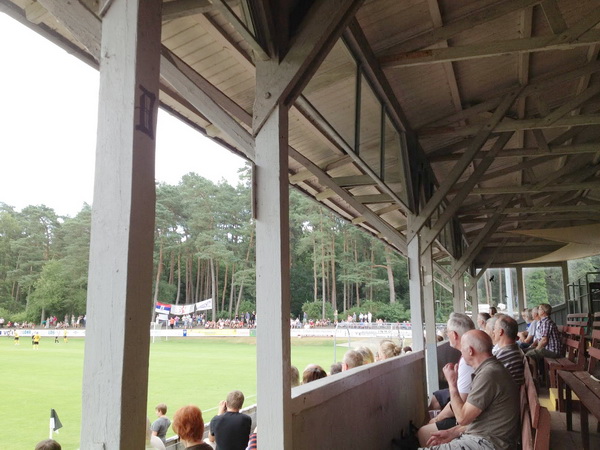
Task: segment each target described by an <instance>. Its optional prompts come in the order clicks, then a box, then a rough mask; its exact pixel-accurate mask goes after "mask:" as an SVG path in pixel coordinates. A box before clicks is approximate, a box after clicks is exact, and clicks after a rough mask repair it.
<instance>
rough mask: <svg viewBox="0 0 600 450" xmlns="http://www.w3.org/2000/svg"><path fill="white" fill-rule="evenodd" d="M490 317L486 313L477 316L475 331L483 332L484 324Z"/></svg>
mask: <svg viewBox="0 0 600 450" xmlns="http://www.w3.org/2000/svg"><path fill="white" fill-rule="evenodd" d="M490 317H492V316H490V315H489V314H488V313H486V312H481V313H479V314H477V329H478V330H481V331H485V324H486V323H487V321H488V319H489V318H490Z"/></svg>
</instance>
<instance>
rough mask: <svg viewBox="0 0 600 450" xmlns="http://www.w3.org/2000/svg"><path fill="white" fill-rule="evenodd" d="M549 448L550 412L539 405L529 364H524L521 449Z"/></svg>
mask: <svg viewBox="0 0 600 450" xmlns="http://www.w3.org/2000/svg"><path fill="white" fill-rule="evenodd" d="M549 447H550V412H548V409H547V408H544V407H543V406H541V405H540V400H539V398H538V394H537V391H536V389H535V383H534V382H533V377H532V375H531V370H529V364H525V384H523V386H521V448H522V449H523V450H548V449H549Z"/></svg>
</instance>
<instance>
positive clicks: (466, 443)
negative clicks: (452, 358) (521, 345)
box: [426, 330, 520, 450]
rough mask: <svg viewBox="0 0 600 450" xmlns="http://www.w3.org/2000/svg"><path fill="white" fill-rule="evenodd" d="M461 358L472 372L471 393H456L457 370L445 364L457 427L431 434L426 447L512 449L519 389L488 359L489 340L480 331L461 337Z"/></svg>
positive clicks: (517, 417) (439, 448) (504, 369)
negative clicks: (463, 395) (464, 395)
mask: <svg viewBox="0 0 600 450" xmlns="http://www.w3.org/2000/svg"><path fill="white" fill-rule="evenodd" d="M461 353H462V358H463V359H464V360H465V361H466V362H467V364H468V365H469V366H471V367H473V369H475V373H474V377H473V384H472V389H471V393H470V394H469V397H468V398H467V400H466V401H465V400H463V399H462V397H461V395H460V393H459V391H458V385H457V380H458V367H457V366H456V365H455V364H452V363H450V364H446V366H445V367H444V375H445V376H446V379H447V380H448V384H449V386H450V397H451V402H452V409H453V410H454V412H455V414H456V418H457V419H458V422H459V423H460V424H461V425H458V426H456V427H454V428H452V429H450V430H443V431H438V432H435V433H434V434H433V435H432V436H431V438H430V439H429V440H428V442H427V443H426V445H428V446H433V447H431V448H433V449H435V450H441V449H444V450H455V449H456V450H459V449H490V450H491V449H498V450H504V449H512V448H517V442H518V438H519V434H520V433H519V432H520V428H519V409H520V406H519V389H517V386H516V384H515V382H514V380H513V379H512V377H511V375H510V373H509V372H508V371H507V370H506V368H505V367H504V366H503V365H502V364H501V363H500V362H499V361H498V360H497V359H496V358H494V357H493V356H492V340H491V339H490V337H489V336H488V335H487V334H486V333H484V332H482V331H480V330H473V331H469V332H467V333H465V335H464V336H463V339H462V340H461Z"/></svg>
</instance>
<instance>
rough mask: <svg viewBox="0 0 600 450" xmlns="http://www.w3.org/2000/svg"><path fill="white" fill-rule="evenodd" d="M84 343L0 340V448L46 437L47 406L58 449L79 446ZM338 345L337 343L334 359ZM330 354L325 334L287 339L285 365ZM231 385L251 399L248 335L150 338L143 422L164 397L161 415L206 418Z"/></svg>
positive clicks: (24, 446) (17, 449) (19, 447)
mask: <svg viewBox="0 0 600 450" xmlns="http://www.w3.org/2000/svg"><path fill="white" fill-rule="evenodd" d="M83 349H84V340H83V339H69V342H68V343H66V344H65V343H63V342H62V339H61V340H60V343H59V344H54V339H53V338H50V337H45V338H42V341H41V343H40V348H39V350H33V348H32V345H31V342H30V339H29V338H23V337H22V338H21V344H20V345H19V346H15V345H14V344H13V340H12V338H10V337H4V336H3V337H2V338H1V339H0V365H1V370H0V373H1V376H0V396H1V398H0V403H1V404H2V411H3V422H4V431H3V432H2V433H1V434H0V450H31V449H33V448H34V447H35V444H36V443H37V442H39V441H41V440H42V439H47V438H48V435H49V419H50V409H51V408H54V409H55V410H56V412H57V414H58V416H59V418H60V421H61V422H62V424H63V428H61V429H60V430H59V434H55V435H54V439H56V440H57V441H58V442H60V443H61V445H62V448H63V450H73V449H77V448H79V431H80V423H81V380H82V373H83ZM344 351H345V350H344V348H339V347H338V349H337V360H338V361H339V360H341V358H342V356H343V354H344ZM333 357H334V346H333V340H331V339H317V338H309V339H306V338H304V339H292V364H294V365H295V366H296V367H298V369H299V370H300V372H302V370H303V369H304V367H306V366H307V365H308V364H310V363H315V364H320V365H321V366H322V367H323V368H324V369H325V370H326V371H327V372H329V367H330V365H331V363H332V362H333ZM233 389H239V390H241V391H242V392H244V395H245V396H246V401H245V403H244V406H250V405H252V404H254V403H256V340H255V338H179V339H169V340H168V341H162V340H161V341H159V340H157V341H156V342H155V343H153V344H151V347H150V375H149V382H148V417H149V418H150V420H154V418H155V414H154V406H155V405H156V404H158V403H166V404H167V406H168V409H169V410H168V412H167V416H168V417H172V415H173V413H174V412H175V411H176V410H177V408H179V407H180V406H184V405H188V404H195V405H198V406H199V407H200V409H201V410H202V411H203V415H204V420H205V421H209V420H210V419H211V418H212V417H213V415H214V414H216V407H217V405H218V403H219V401H220V400H223V399H225V397H226V395H227V393H228V392H229V391H231V390H233ZM169 432H170V434H173V433H172V430H169ZM170 434H169V435H170Z"/></svg>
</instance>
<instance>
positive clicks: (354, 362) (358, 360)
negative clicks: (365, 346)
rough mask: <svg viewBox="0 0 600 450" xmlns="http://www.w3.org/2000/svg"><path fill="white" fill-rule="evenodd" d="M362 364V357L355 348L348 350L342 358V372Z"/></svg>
mask: <svg viewBox="0 0 600 450" xmlns="http://www.w3.org/2000/svg"><path fill="white" fill-rule="evenodd" d="M362 365H363V357H362V355H361V354H360V353H358V352H357V351H356V350H348V351H347V352H346V354H345V355H344V359H343V360H342V372H345V371H346V370H350V369H354V368H355V367H360V366H362Z"/></svg>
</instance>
